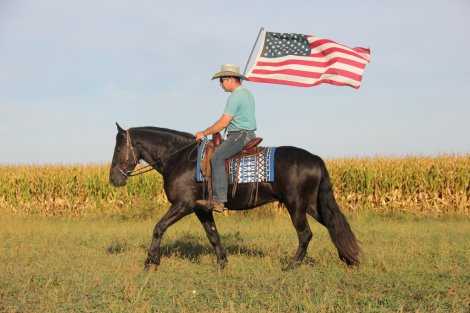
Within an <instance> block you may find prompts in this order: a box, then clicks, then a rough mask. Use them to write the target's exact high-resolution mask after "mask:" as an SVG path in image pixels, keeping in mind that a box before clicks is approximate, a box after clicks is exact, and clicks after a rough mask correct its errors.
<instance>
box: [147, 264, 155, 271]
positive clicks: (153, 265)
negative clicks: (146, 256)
mask: <svg viewBox="0 0 470 313" xmlns="http://www.w3.org/2000/svg"><path fill="white" fill-rule="evenodd" d="M145 269H146V270H147V271H149V272H152V271H153V272H155V271H156V270H157V264H155V263H149V264H145Z"/></svg>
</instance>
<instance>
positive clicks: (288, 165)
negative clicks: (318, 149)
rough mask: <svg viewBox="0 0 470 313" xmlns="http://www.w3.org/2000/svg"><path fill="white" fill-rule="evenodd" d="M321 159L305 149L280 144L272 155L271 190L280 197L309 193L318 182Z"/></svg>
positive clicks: (322, 165) (315, 187) (314, 188)
mask: <svg viewBox="0 0 470 313" xmlns="http://www.w3.org/2000/svg"><path fill="white" fill-rule="evenodd" d="M324 166H325V163H324V162H323V160H322V159H321V158H320V157H319V156H317V155H314V154H312V153H310V152H308V151H307V150H304V149H301V148H297V147H292V146H282V147H277V148H276V152H275V155H274V183H273V185H272V187H273V191H274V192H275V193H276V194H279V195H280V196H281V197H282V198H286V197H288V198H290V197H294V198H295V197H298V196H299V194H301V193H308V194H310V193H311V192H312V191H313V190H316V189H317V188H318V186H319V184H320V180H321V176H322V168H323V167H324Z"/></svg>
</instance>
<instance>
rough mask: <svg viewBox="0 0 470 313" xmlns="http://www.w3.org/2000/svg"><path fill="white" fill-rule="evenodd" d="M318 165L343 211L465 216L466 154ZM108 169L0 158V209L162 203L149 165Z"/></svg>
mask: <svg viewBox="0 0 470 313" xmlns="http://www.w3.org/2000/svg"><path fill="white" fill-rule="evenodd" d="M326 165H327V168H328V171H329V173H330V178H331V181H332V184H333V190H334V193H335V197H336V199H337V201H338V203H339V205H340V207H341V209H342V210H343V211H344V212H350V213H356V212H364V211H368V210H373V211H376V212H377V213H379V214H381V215H387V214H389V213H391V212H396V211H408V212H413V213H416V214H436V215H445V214H450V213H456V214H462V215H466V216H470V200H469V182H470V155H468V154H467V155H465V156H461V155H441V156H438V157H424V156H408V157H404V158H398V157H375V158H343V159H328V160H326ZM108 175H109V164H90V165H0V216H5V215H22V214H32V215H43V216H53V215H58V216H70V217H84V216H97V215H113V214H116V215H129V214H130V215H133V216H149V215H151V214H153V213H155V212H156V211H159V210H166V209H167V208H168V207H169V205H170V204H169V203H168V200H167V198H166V196H165V192H164V190H163V179H162V177H161V175H160V174H158V173H157V172H156V171H153V172H149V173H147V174H144V175H141V176H138V177H135V178H133V179H130V180H128V184H127V185H126V186H125V187H121V188H116V187H113V186H112V185H110V184H109V182H108ZM265 209H267V210H282V208H281V209H279V208H278V207H277V206H272V205H271V206H268V207H267V208H265ZM284 214H285V212H284Z"/></svg>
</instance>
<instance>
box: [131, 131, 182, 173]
mask: <svg viewBox="0 0 470 313" xmlns="http://www.w3.org/2000/svg"><path fill="white" fill-rule="evenodd" d="M141 137H142V138H141V139H140V140H139V144H140V148H141V149H142V151H141V157H142V159H143V160H144V161H145V162H147V163H148V164H155V163H156V162H158V163H156V164H155V166H154V168H155V169H156V170H157V171H158V172H160V173H162V174H163V170H164V167H165V164H166V163H167V162H168V161H169V160H170V159H172V156H170V155H171V154H173V153H175V152H176V151H177V150H179V149H181V148H183V147H184V146H186V145H187V144H189V143H191V140H190V139H188V138H184V137H181V136H177V135H174V134H166V133H164V132H157V133H155V134H154V133H148V132H147V133H145V135H144V134H143V135H142V136H141ZM168 156H170V157H169V158H167V159H164V158H166V157H168ZM161 159H164V160H163V161H160V160H161Z"/></svg>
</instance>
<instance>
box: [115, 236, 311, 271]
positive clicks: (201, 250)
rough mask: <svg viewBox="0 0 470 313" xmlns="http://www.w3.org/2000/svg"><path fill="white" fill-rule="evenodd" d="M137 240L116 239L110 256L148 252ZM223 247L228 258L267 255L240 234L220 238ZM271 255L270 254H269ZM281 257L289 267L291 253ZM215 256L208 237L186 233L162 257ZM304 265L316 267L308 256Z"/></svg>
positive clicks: (165, 247) (192, 258)
mask: <svg viewBox="0 0 470 313" xmlns="http://www.w3.org/2000/svg"><path fill="white" fill-rule="evenodd" d="M133 239H135V238H127V237H126V238H120V239H118V238H115V239H114V240H113V241H112V242H111V243H110V245H109V246H108V247H107V248H106V252H107V253H108V254H120V253H124V252H126V251H130V250H134V251H135V250H140V251H147V250H148V248H149V243H146V242H145V243H144V242H142V241H140V242H139V241H138V240H133ZM220 240H221V242H222V243H223V247H224V250H225V252H226V253H227V255H228V256H230V255H237V254H239V255H244V256H248V257H265V256H266V253H265V252H264V251H263V250H262V249H260V248H259V247H257V246H256V245H253V244H247V243H244V239H243V238H242V237H241V236H240V232H235V233H230V234H225V235H221V236H220ZM268 254H269V253H268ZM281 254H282V255H279V261H280V262H281V264H284V265H287V264H289V263H290V261H291V260H292V256H291V255H290V253H288V252H287V251H285V252H284V253H281ZM206 255H210V256H213V255H214V248H213V247H212V246H211V244H210V243H209V241H208V240H207V237H205V236H203V235H194V234H193V233H189V232H184V233H182V234H178V236H177V238H176V239H174V240H171V239H170V240H169V242H166V243H164V244H162V257H166V258H172V257H177V258H181V259H186V260H190V261H192V262H196V263H198V262H199V261H200V260H201V258H202V257H203V256H206ZM303 264H308V265H310V266H315V260H314V259H313V258H312V257H311V256H309V255H307V256H306V257H305V259H304V261H303Z"/></svg>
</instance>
